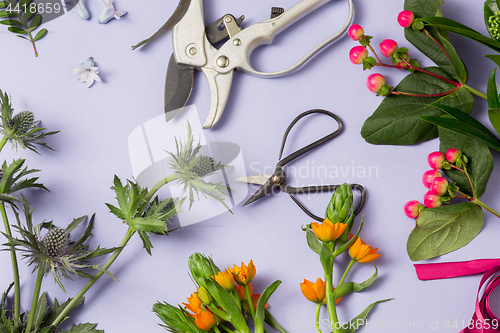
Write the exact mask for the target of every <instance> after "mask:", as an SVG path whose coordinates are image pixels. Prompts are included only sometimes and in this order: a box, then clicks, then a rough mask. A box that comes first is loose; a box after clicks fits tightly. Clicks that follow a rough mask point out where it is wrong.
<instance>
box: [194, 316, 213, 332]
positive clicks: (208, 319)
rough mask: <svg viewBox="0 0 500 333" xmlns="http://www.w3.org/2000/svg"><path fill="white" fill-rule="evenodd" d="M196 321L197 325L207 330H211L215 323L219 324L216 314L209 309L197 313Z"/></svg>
mask: <svg viewBox="0 0 500 333" xmlns="http://www.w3.org/2000/svg"><path fill="white" fill-rule="evenodd" d="M194 323H195V324H196V326H198V327H199V328H201V329H202V330H205V331H210V330H211V329H212V328H213V327H214V326H215V325H217V321H216V320H215V317H214V315H213V314H212V313H211V312H208V311H201V312H199V313H197V314H196V315H195V321H194Z"/></svg>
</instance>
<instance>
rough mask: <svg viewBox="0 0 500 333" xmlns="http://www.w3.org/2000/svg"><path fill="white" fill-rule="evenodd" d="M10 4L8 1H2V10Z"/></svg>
mask: <svg viewBox="0 0 500 333" xmlns="http://www.w3.org/2000/svg"><path fill="white" fill-rule="evenodd" d="M9 4H10V3H9V2H8V1H0V8H6V7H7V6H8V5H9Z"/></svg>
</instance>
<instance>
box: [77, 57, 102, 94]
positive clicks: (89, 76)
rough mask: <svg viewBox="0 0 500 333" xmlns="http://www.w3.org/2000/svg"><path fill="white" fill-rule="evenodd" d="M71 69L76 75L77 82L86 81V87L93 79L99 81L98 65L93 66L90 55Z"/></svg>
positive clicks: (92, 59)
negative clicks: (78, 65)
mask: <svg viewBox="0 0 500 333" xmlns="http://www.w3.org/2000/svg"><path fill="white" fill-rule="evenodd" d="M71 71H72V72H73V73H74V74H76V75H78V82H87V88H88V87H90V86H91V85H92V84H93V83H94V81H99V82H101V78H100V77H99V75H97V74H98V73H99V67H95V64H94V58H92V57H90V58H88V59H87V61H85V63H83V64H81V65H80V67H73V68H71Z"/></svg>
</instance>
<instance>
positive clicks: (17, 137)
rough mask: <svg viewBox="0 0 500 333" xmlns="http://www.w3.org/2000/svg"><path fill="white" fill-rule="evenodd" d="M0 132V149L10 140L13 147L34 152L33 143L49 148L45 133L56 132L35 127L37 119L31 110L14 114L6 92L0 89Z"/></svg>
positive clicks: (51, 133)
mask: <svg viewBox="0 0 500 333" xmlns="http://www.w3.org/2000/svg"><path fill="white" fill-rule="evenodd" d="M0 111H1V113H0V134H1V135H2V136H3V138H1V141H0V150H1V148H2V147H3V145H4V144H5V143H6V142H7V141H10V143H11V144H12V146H13V147H14V148H16V149H17V148H18V147H21V148H24V149H30V150H32V151H34V152H36V153H38V152H37V150H36V147H35V145H40V146H44V147H46V148H49V149H52V148H50V147H49V146H48V145H47V144H46V143H45V142H44V141H43V139H44V137H46V136H47V135H53V134H56V133H58V131H54V132H45V130H46V128H40V127H36V125H37V123H39V121H35V117H34V116H33V113H32V112H31V111H22V112H19V113H17V114H15V115H14V109H13V108H12V105H11V103H10V100H9V96H8V95H7V93H3V92H2V91H1V90H0Z"/></svg>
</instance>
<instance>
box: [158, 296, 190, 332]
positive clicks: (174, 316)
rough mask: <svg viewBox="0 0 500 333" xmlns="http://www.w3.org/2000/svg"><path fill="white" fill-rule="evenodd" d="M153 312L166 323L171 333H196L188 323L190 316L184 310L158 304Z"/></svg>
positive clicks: (165, 304)
mask: <svg viewBox="0 0 500 333" xmlns="http://www.w3.org/2000/svg"><path fill="white" fill-rule="evenodd" d="M153 312H154V313H156V315H157V316H158V317H159V318H160V319H161V320H162V321H163V322H164V323H165V326H166V328H167V329H168V331H170V332H186V333H194V331H193V330H192V329H191V326H190V325H189V323H188V320H189V319H188V318H189V317H188V316H187V314H185V313H184V311H183V310H182V309H179V308H176V307H175V306H172V305H170V304H168V303H156V304H155V305H153Z"/></svg>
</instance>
